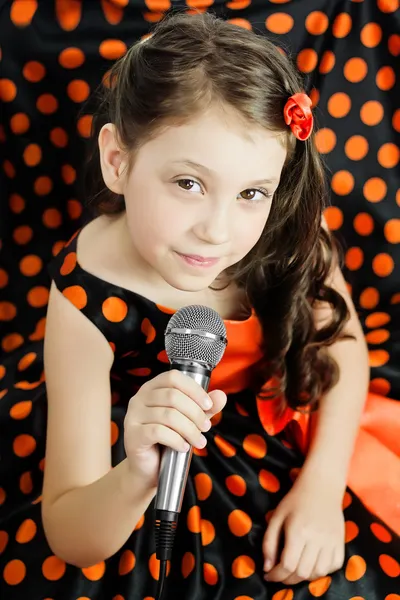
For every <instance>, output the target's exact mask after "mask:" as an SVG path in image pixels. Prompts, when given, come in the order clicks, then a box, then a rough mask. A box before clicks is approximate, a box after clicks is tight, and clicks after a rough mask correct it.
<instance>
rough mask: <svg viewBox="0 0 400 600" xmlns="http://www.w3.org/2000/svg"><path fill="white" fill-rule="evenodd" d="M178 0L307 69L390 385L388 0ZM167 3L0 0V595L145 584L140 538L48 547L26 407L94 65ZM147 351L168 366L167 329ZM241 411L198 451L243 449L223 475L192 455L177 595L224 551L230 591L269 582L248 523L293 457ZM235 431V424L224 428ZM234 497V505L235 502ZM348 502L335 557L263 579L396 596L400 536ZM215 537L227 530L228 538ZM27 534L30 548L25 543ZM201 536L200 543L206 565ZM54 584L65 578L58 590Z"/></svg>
mask: <svg viewBox="0 0 400 600" xmlns="http://www.w3.org/2000/svg"><path fill="white" fill-rule="evenodd" d="M173 4H174V6H179V7H182V8H183V7H186V9H187V10H188V11H192V12H193V11H194V10H196V11H199V10H200V11H203V10H207V9H209V10H213V11H215V12H216V13H217V14H218V15H220V16H223V17H224V18H226V19H229V20H230V21H231V22H233V23H235V24H236V25H238V26H242V27H246V28H248V29H253V30H254V31H256V32H257V33H258V34H260V35H269V36H271V37H272V38H273V39H275V40H276V42H277V43H278V45H279V46H280V47H281V49H282V51H283V52H288V53H289V54H290V55H292V56H293V59H294V60H295V62H296V63H297V66H298V68H299V69H300V70H301V71H302V72H303V74H304V77H305V82H306V87H307V89H308V90H309V92H310V95H311V97H312V99H313V103H314V113H315V116H316V119H317V122H318V125H319V128H320V129H319V131H318V133H317V135H316V144H317V146H318V149H319V151H320V152H321V154H322V155H323V156H324V158H325V161H326V164H327V167H328V171H329V177H330V186H331V200H332V206H330V207H329V208H328V209H327V211H326V218H327V221H328V224H329V226H330V228H331V229H332V230H333V231H334V232H335V235H337V237H338V239H340V240H341V241H342V242H343V244H344V247H345V254H344V264H345V274H346V277H347V279H348V281H349V284H350V285H351V288H352V293H353V298H354V302H355V304H356V308H357V310H358V311H359V314H360V318H361V321H362V324H363V327H364V330H365V333H366V339H367V341H368V344H369V349H370V365H371V368H372V381H371V390H373V391H375V392H377V393H378V394H381V395H386V396H388V397H391V398H394V399H399V397H400V369H399V364H400V350H399V348H400V342H399V303H400V289H399V288H400V284H399V281H400V273H399V241H400V210H399V208H400V191H399V187H400V186H399V181H400V176H399V173H400V169H399V157H400V155H399V133H400V109H399V108H398V98H399V97H400V96H399V91H400V90H399V75H398V60H399V59H398V56H399V53H400V35H399V30H400V16H399V10H398V9H399V3H398V0H361V1H360V0H345V1H343V2H333V1H332V2H325V3H321V2H318V1H317V0H307V1H306V0H300V1H297V2H294V1H293V2H292V1H290V0H274V1H271V2H266V1H262V2H261V0H253V1H251V0H231V1H228V2H221V1H219V0H215V2H212V0H187V2H186V3H184V2H183V1H181V0H179V1H177V2H175V1H174V2H173ZM170 7H171V2H170V0H146V1H143V0H101V1H98V0H96V1H94V0H93V1H92V0H85V2H84V3H83V2H82V1H81V0H55V1H50V0H49V2H38V1H36V0H13V1H12V0H10V1H4V0H3V1H0V100H1V102H2V111H1V124H0V152H1V154H0V189H1V190H2V195H1V219H0V233H1V254H0V328H1V329H0V331H1V332H0V345H1V354H2V358H1V361H0V398H1V399H2V401H3V407H4V406H8V405H7V404H6V403H7V398H8V397H9V391H11V389H10V388H12V387H13V388H14V389H13V391H14V392H16V393H18V394H21V396H20V399H19V401H16V402H14V403H13V404H12V406H10V407H9V409H7V410H6V411H3V412H2V411H0V415H1V422H0V426H1V428H2V431H1V433H3V430H4V428H7V430H8V429H9V430H10V431H14V430H15V431H18V434H15V435H14V436H13V438H12V441H11V442H10V443H11V445H12V452H13V460H12V469H11V471H6V473H5V474H4V476H3V472H2V477H1V483H0V486H1V487H0V511H3V512H0V522H1V519H2V518H3V517H2V515H5V517H7V518H8V521H7V528H2V525H1V524H0V581H1V583H0V597H1V598H5V599H6V600H8V599H11V598H12V599H13V600H20V599H21V600H22V598H24V599H25V598H27V597H30V598H33V599H34V600H36V598H40V599H42V598H47V600H61V599H62V598H68V600H70V599H71V600H72V599H74V600H75V599H79V600H87V599H88V598H89V600H91V599H92V598H102V597H103V596H102V595H101V594H102V593H103V594H104V593H106V597H107V598H112V599H113V600H127V598H128V597H129V598H133V600H139V599H140V600H142V599H145V600H151V599H152V598H153V596H151V594H152V593H154V592H153V591H151V590H150V589H149V586H148V582H147V583H144V582H143V585H142V584H140V585H139V584H137V582H136V584H135V586H136V587H135V590H136V591H135V594H136V595H132V582H133V581H134V576H135V573H136V572H137V569H136V571H135V567H136V563H137V560H138V554H137V544H136V543H135V544H133V542H132V544H131V545H129V544H128V546H126V547H124V548H123V549H122V550H121V551H120V552H119V553H118V554H117V555H116V556H115V557H112V559H110V560H109V561H106V562H105V563H101V564H99V565H95V566H93V567H91V568H88V569H83V570H76V569H74V568H73V567H69V566H66V565H65V563H64V562H63V561H61V560H60V559H58V558H56V557H55V556H53V555H52V553H51V551H50V549H49V548H48V547H47V546H46V542H45V540H44V534H43V530H42V527H41V524H40V518H39V513H40V504H39V503H38V497H39V495H40V491H39V490H40V486H41V481H42V474H43V468H44V462H43V455H44V447H43V443H44V441H43V435H42V433H43V430H44V421H43V420H41V419H39V420H38V421H34V420H33V416H32V415H33V410H32V406H33V405H34V403H35V401H36V400H37V399H38V396H39V393H40V390H41V389H42V387H43V386H42V384H43V373H42V367H41V364H42V341H43V336H44V328H45V312H46V305H47V301H48V290H49V283H50V279H49V275H48V273H47V269H46V266H47V264H48V262H49V260H50V259H51V258H52V257H53V256H55V255H57V254H58V253H59V252H60V251H61V249H62V247H63V246H64V244H65V242H66V240H68V239H69V238H70V237H71V235H72V234H73V233H74V231H76V229H77V228H78V227H79V226H81V225H82V223H83V222H84V213H83V203H84V201H85V198H84V196H83V193H82V188H81V185H80V173H81V169H82V164H83V160H84V152H85V145H86V140H87V138H88V136H89V132H90V126H91V117H90V108H91V104H90V94H91V93H92V92H93V91H94V90H95V88H96V86H97V85H98V84H99V83H100V82H101V81H103V84H104V85H107V74H108V70H109V68H110V66H111V64H112V61H113V60H115V59H117V58H119V57H120V56H123V54H124V53H125V52H126V49H127V47H129V45H130V44H131V43H132V42H133V41H135V40H137V39H140V38H144V37H145V36H147V35H148V33H149V26H150V25H151V24H152V23H155V22H157V21H158V20H160V19H161V18H162V14H163V12H164V11H166V10H168V9H169V8H170ZM396 65H397V69H396ZM88 100H89V102H88ZM60 256H61V255H60ZM62 256H63V260H62V262H61V264H60V274H61V277H66V278H68V277H69V276H70V275H71V274H73V273H74V271H75V269H76V268H77V265H76V256H74V254H73V253H67V254H66V255H65V257H64V255H62ZM64 258H65V260H64ZM103 292H104V290H103V291H102V295H101V294H100V296H99V297H102V305H101V307H100V310H101V314H102V315H103V317H104V320H105V321H104V322H105V323H107V327H108V332H109V333H108V339H109V341H110V345H111V347H112V348H113V350H115V349H116V348H117V346H116V342H115V339H114V338H113V335H114V333H113V332H114V331H115V329H114V328H118V327H120V328H123V327H124V326H125V324H126V323H127V322H128V320H129V313H128V308H127V304H126V302H124V299H123V298H121V297H120V295H118V294H114V295H113V294H111V295H110V294H109V293H107V294H104V293H103ZM63 293H64V295H65V296H66V297H67V298H68V299H69V300H70V301H71V302H73V303H74V304H75V305H76V306H77V308H78V309H79V310H82V311H88V310H89V307H90V298H88V294H87V291H86V290H85V287H84V286H82V285H78V284H77V283H76V281H73V280H72V281H71V285H70V286H66V287H65V289H64V292H63ZM139 321H140V322H139V330H140V331H139V334H142V335H143V337H144V338H145V339H146V342H147V344H146V347H147V346H148V347H149V348H151V347H152V344H153V343H156V340H157V332H158V335H159V334H160V331H162V327H161V325H160V317H158V323H157V322H156V321H157V319H155V317H154V314H150V313H148V312H145V313H144V314H141V316H140V319H139ZM130 358H131V359H132V358H133V356H131V357H130ZM127 360H128V358H127ZM156 361H158V363H160V364H162V363H164V366H165V353H164V352H163V349H162V345H160V346H159V348H158V349H157V352H156ZM158 363H157V364H158ZM145 364H146V363H143V364H141V362H140V360H139V362H135V363H134V364H129V365H127V366H126V369H125V372H130V373H131V375H132V377H134V378H136V380H137V382H142V381H143V378H145V377H149V376H150V375H152V374H154V373H153V371H150V370H149V369H148V367H147V366H144V365H145ZM27 394H28V395H27ZM120 396H121V392H120V391H118V390H116V391H115V392H114V395H113V401H114V405H113V406H114V410H115V411H116V415H117V416H116V417H115V418H113V422H112V425H111V444H112V448H113V452H114V459H115V460H116V459H117V458H118V456H119V459H120V458H121V455H120V453H121V451H122V450H121V438H120V435H119V432H120V428H121V426H122V425H121V418H122V417H121V414H122V413H121V412H118V411H121V408H119V402H120ZM251 410H254V408H252V405H251V403H250V402H247V404H246V400H245V399H241V400H240V402H237V403H236V405H235V411H234V412H233V413H232V414H230V415H229V414H228V415H227V416H225V414H224V419H222V420H221V422H220V423H217V424H216V425H215V428H214V434H213V435H214V437H213V440H212V444H210V448H211V450H209V451H212V452H215V453H217V455H220V456H223V457H224V458H226V459H227V460H230V461H237V462H235V463H234V464H235V467H233V472H232V474H231V475H229V476H228V477H224V479H223V481H221V482H220V481H219V479H218V477H217V479H215V473H208V472H207V464H206V462H205V463H204V462H202V461H203V460H205V459H206V456H202V455H201V453H199V456H196V457H195V461H194V466H195V468H194V476H193V482H192V484H191V487H190V489H189V493H188V503H189V504H188V507H187V513H186V514H185V520H186V528H185V536H186V538H185V539H186V542H187V543H186V547H187V549H186V551H185V552H184V553H183V554H182V556H181V557H180V558H179V560H178V561H177V562H176V563H174V565H172V572H171V576H172V577H174V578H175V579H174V580H175V581H176V585H177V587H176V588H175V589H176V590H181V591H180V594H181V596H179V594H178V595H177V596H174V597H183V594H184V593H185V594H186V593H188V590H189V592H190V594H191V596H190V597H193V598H194V597H195V592H194V591H193V590H194V588H193V587H190V586H193V577H194V576H196V578H197V579H198V580H202V581H204V582H205V585H206V589H207V594H208V596H207V597H215V598H217V597H218V598H220V597H221V596H220V593H221V592H220V591H218V590H220V589H221V585H222V583H221V573H225V571H224V569H225V568H226V569H227V571H226V572H229V581H230V582H231V584H232V587H231V588H229V589H230V591H229V592H228V593H227V594H226V595H225V596H223V598H224V600H225V598H226V600H230V599H232V600H261V598H264V597H265V589H264V587H262V586H261V584H260V581H259V579H257V577H256V574H257V572H258V571H259V569H260V564H259V562H257V561H259V560H260V559H259V557H258V558H257V556H258V555H256V554H255V553H254V550H253V548H254V547H256V546H257V545H258V547H260V544H261V539H262V533H263V532H259V531H257V529H254V527H253V528H252V524H253V525H254V523H255V522H256V521H257V517H258V518H260V515H259V514H258V513H257V511H260V512H262V513H263V514H264V513H267V514H268V511H270V510H272V509H273V507H274V506H276V503H277V502H278V500H279V498H280V497H282V494H283V493H284V490H285V489H288V486H289V485H290V476H289V475H288V473H287V471H288V465H289V464H291V465H292V467H293V465H294V464H295V463H296V461H297V462H299V461H300V458H299V457H298V456H297V455H296V454H295V453H294V451H293V450H290V449H289V448H287V447H286V446H285V445H284V444H283V443H281V442H282V440H280V439H279V438H278V437H271V438H270V439H269V438H267V443H266V446H265V447H264V444H265V442H264V439H265V432H264V431H263V430H261V429H260V430H257V431H251V430H250V431H249V430H248V429H246V420H243V417H244V416H246V415H248V414H250V413H251ZM3 414H4V416H3ZM238 415H239V416H240V417H241V419H240V420H238ZM239 423H240V424H241V425H239ZM25 424H29V425H26V426H25ZM17 426H18V427H17ZM241 427H242V429H241ZM232 431H236V432H237V434H236V437H234V438H232V437H231V432H232ZM285 443H286V442H285ZM275 444H276V445H279V450H278V451H277V452H278V455H279V460H278V462H277V463H271V460H270V459H269V458H268V456H269V450H270V448H271V447H274V445H275ZM243 457H246V460H251V461H253V462H254V461H255V463H254V464H255V465H256V466H255V467H254V464H253V467H254V469H253V471H252V476H251V477H249V473H248V470H247V467H246V468H241V469H240V468H239V466H238V465H240V464H241V462H240V461H242V460H243ZM2 459H3V455H2ZM196 461H197V462H196ZM3 463H4V460H3ZM253 467H252V468H253ZM217 475H218V474H217ZM216 481H218V485H217V484H216V483H215V482H216ZM221 485H223V486H224V490H225V492H224V496H223V498H224V500H223V502H221V503H219V504H218V506H217V508H218V510H222V511H223V514H224V518H223V519H221V517H220V515H219V514H216V513H214V512H213V511H214V510H215V509H214V508H213V506H214V505H212V504H211V502H208V503H207V500H208V499H209V498H212V494H215V493H217V491H216V489H215V488H217V490H218V486H221ZM266 492H268V495H267V496H265V493H266ZM226 494H229V496H227V495H226ZM249 496H250V497H251V499H252V505H253V500H254V505H255V509H254V510H255V512H253V513H251V511H250V510H249V508H248V506H249V504H248V503H246V499H247V498H248V497H249ZM231 497H232V498H235V502H234V506H235V507H236V508H233V507H231V504H232V502H231V500H230V498H231ZM271 498H272V500H271ZM11 507H12V508H11ZM345 507H346V508H345V515H346V522H347V527H346V541H347V544H346V547H347V554H346V563H345V569H344V570H343V572H340V573H339V574H335V575H333V576H332V577H326V578H322V579H321V580H317V581H315V582H312V583H310V584H307V585H303V586H300V587H298V588H296V589H294V588H293V589H289V588H288V587H287V586H283V585H276V586H274V585H272V586H271V587H270V590H271V598H272V599H273V600H292V599H294V600H303V599H306V598H307V599H308V598H310V597H324V598H327V599H328V600H330V598H336V597H341V598H343V599H344V600H345V599H347V598H348V599H349V600H350V598H352V600H356V599H357V600H365V599H366V598H368V600H371V599H372V600H382V599H384V600H400V596H399V595H398V584H397V583H395V580H396V581H398V576H399V575H400V567H399V562H398V560H399V554H400V553H399V550H398V547H396V546H395V543H396V542H395V539H394V534H393V533H392V532H390V530H389V529H388V528H387V527H386V526H385V525H384V524H383V523H381V522H380V521H379V520H378V519H377V518H376V519H372V520H371V516H370V514H369V513H368V512H367V511H366V509H364V508H363V506H362V505H361V504H360V503H359V501H358V500H357V498H356V497H355V496H354V495H353V494H352V493H350V492H348V493H347V496H346V498H345ZM21 515H24V517H21ZM136 529H137V537H136V538H135V539H141V540H143V539H146V538H149V536H150V535H151V533H150V531H151V524H149V523H148V519H147V520H146V519H143V520H142V521H140V522H139V523H138V525H137V528H136ZM250 530H251V534H252V535H253V534H254V536H253V537H251V535H250V533H249V532H250ZM139 531H142V532H143V533H142V534H141V535H143V537H139ZM260 536H261V537H260ZM237 539H240V540H242V542H243V550H242V551H241V552H240V553H238V552H236V548H237V546H236V542H234V540H237ZM221 540H224V541H225V543H224V546H223V549H221V548H220V544H221ZM226 540H229V541H228V542H226ZM232 540H233V541H232ZM231 544H232V551H231V552H230V551H228V549H229V548H230V545H231ZM32 548H35V549H40V551H39V550H38V551H37V552H36V551H34V552H32ZM198 548H201V552H202V553H203V554H204V556H205V557H206V558H204V560H203V561H202V562H201V564H200V563H199V560H198V556H199V551H198ZM221 553H222V554H223V555H224V556H225V564H224V567H223V568H222V567H221V565H219V564H218V560H217V558H216V557H217V556H219V555H221ZM147 565H148V572H149V573H150V575H151V578H152V579H153V580H155V579H156V578H157V576H158V571H157V568H158V567H157V563H156V561H155V556H154V553H153V552H151V551H150V550H149V555H148V561H147ZM199 569H200V571H199ZM77 571H78V573H77ZM371 573H372V575H370V574H371ZM378 573H379V575H378ZM199 578H200V579H199ZM378 580H380V581H381V582H382V583H381V584H380V587H379V589H376V590H375V588H374V587H373V585H374V584H373V582H376V581H378ZM248 582H250V585H249V584H248ZM359 583H360V585H359ZM369 585H370V586H371V587H370V588H369V587H368V586H369ZM32 586H36V587H32ZM65 590H69V591H70V592H71V593H70V595H67V596H66V595H65V593H66V592H65ZM100 590H103V592H101V591H100ZM104 590H107V592H104ZM248 590H251V591H250V592H249V591H248ZM338 590H339V592H338ZM362 590H364V591H362ZM35 594H36V596H35ZM211 594H214V595H213V596H212V595H211Z"/></svg>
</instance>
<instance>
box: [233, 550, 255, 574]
mask: <svg viewBox="0 0 400 600" xmlns="http://www.w3.org/2000/svg"><path fill="white" fill-rule="evenodd" d="M255 570H256V565H255V562H254V560H253V559H252V558H251V557H250V556H246V555H244V554H242V555H241V556H238V557H237V558H235V560H234V561H233V563H232V575H233V576H234V577H236V578H237V579H245V578H246V577H250V576H251V575H253V573H254V572H255Z"/></svg>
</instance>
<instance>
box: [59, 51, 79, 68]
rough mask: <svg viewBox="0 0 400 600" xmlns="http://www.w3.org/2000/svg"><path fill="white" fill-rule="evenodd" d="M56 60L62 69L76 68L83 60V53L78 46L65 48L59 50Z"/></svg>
mask: <svg viewBox="0 0 400 600" xmlns="http://www.w3.org/2000/svg"><path fill="white" fill-rule="evenodd" d="M58 62H59V63H60V65H61V66H62V67H64V69H77V68H78V67H80V66H81V65H83V63H84V62H85V54H84V52H82V50H80V49H79V48H75V47H71V48H65V50H63V51H62V52H60V55H59V57H58Z"/></svg>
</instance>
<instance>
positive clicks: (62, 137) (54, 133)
mask: <svg viewBox="0 0 400 600" xmlns="http://www.w3.org/2000/svg"><path fill="white" fill-rule="evenodd" d="M50 141H51V143H52V144H54V146H57V148H65V146H66V145H67V144H68V135H67V132H66V131H65V130H64V129H62V128H61V127H55V128H54V129H52V130H51V131H50Z"/></svg>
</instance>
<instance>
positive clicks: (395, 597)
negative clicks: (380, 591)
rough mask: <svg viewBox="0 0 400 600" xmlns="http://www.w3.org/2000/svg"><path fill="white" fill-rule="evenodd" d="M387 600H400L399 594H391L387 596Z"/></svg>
mask: <svg viewBox="0 0 400 600" xmlns="http://www.w3.org/2000/svg"><path fill="white" fill-rule="evenodd" d="M385 600H400V595H399V594H389V595H388V596H386V598H385Z"/></svg>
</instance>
